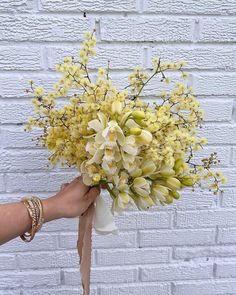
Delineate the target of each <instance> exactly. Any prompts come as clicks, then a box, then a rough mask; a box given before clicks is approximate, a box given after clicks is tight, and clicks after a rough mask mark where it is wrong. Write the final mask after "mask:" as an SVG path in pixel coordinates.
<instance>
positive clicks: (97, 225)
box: [93, 195, 118, 235]
mask: <svg viewBox="0 0 236 295" xmlns="http://www.w3.org/2000/svg"><path fill="white" fill-rule="evenodd" d="M93 227H94V229H95V231H96V232H97V233H98V234H100V235H107V234H111V233H112V234H117V233H118V229H117V227H116V225H115V221H114V216H113V215H112V213H111V210H110V209H109V208H108V207H107V205H106V203H105V202H104V200H103V198H102V196H101V195H99V196H98V197H97V199H96V201H95V213H94V217H93Z"/></svg>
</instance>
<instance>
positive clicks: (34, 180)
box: [6, 172, 77, 192]
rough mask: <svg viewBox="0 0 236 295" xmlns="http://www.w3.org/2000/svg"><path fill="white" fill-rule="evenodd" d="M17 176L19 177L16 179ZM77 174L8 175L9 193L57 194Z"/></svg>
mask: <svg viewBox="0 0 236 295" xmlns="http://www.w3.org/2000/svg"><path fill="white" fill-rule="evenodd" d="M16 176H17V177H16ZM76 176H77V173H71V172H66V173H44V174H40V173H30V176H29V174H27V173H25V174H20V173H18V174H13V173H11V174H7V176H6V186H7V192H16V191H18V192H19V191H24V192H46V191H48V192H55V191H58V190H59V189H60V186H61V184H62V183H66V182H70V181H71V180H72V179H73V178H75V177H76ZM29 179H30V181H29Z"/></svg>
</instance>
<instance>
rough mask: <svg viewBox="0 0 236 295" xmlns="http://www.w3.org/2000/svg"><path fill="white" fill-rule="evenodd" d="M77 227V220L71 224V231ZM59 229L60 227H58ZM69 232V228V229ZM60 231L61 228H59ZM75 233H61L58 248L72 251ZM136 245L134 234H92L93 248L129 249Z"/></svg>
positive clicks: (75, 240)
mask: <svg viewBox="0 0 236 295" xmlns="http://www.w3.org/2000/svg"><path fill="white" fill-rule="evenodd" d="M77 226H78V224H77V220H75V222H74V223H73V229H76V227H77ZM58 228H60V227H58ZM69 228H70V230H71V227H69ZM60 229H61V228H60ZM77 237H78V234H77V233H61V234H60V237H59V246H60V247H61V248H65V249H74V248H75V245H76V242H77ZM135 245H136V233H135V232H127V233H126V232H119V233H118V234H117V235H107V236H104V235H96V234H93V248H94V249H97V248H98V249H100V248H106V249H107V248H131V247H135Z"/></svg>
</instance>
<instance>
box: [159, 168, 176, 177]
mask: <svg viewBox="0 0 236 295" xmlns="http://www.w3.org/2000/svg"><path fill="white" fill-rule="evenodd" d="M159 174H160V175H161V176H162V177H169V176H173V175H175V171H174V170H173V169H171V168H168V167H165V168H164V169H162V170H161V171H160V172H159Z"/></svg>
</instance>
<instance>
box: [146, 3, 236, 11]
mask: <svg viewBox="0 0 236 295" xmlns="http://www.w3.org/2000/svg"><path fill="white" fill-rule="evenodd" d="M234 4H235V2H234V1H233V0H229V1H224V2H223V3H222V1H221V0H208V1H204V0H199V1H194V0H190V1H189V0H175V1H174V2H173V1H171V0H167V1H165V2H164V3H160V2H157V1H156V0H147V1H146V7H145V8H144V11H145V12H150V13H167V14H191V15H197V14H209V15H210V14H212V15H218V14H219V15H230V14H234V13H235V12H236V8H235V5H234Z"/></svg>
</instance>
